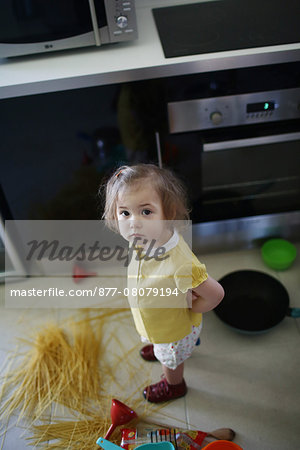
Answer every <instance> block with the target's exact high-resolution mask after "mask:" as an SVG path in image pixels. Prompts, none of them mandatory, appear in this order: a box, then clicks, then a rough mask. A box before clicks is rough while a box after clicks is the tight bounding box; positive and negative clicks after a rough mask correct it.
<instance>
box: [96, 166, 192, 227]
mask: <svg viewBox="0 0 300 450" xmlns="http://www.w3.org/2000/svg"><path fill="white" fill-rule="evenodd" d="M145 180H149V181H150V182H151V183H152V184H153V187H154V189H155V190H156V192H157V194H158V195H159V196H160V199H161V202H162V207H163V212H164V217H165V219H166V220H188V219H189V209H188V205H187V195H186V190H185V187H184V185H183V184H182V182H181V181H180V180H179V179H178V178H177V177H176V176H175V175H174V174H173V173H172V172H171V171H170V170H168V169H164V168H163V169H162V168H160V167H158V166H156V165H154V164H137V165H134V166H121V167H119V168H118V169H117V170H115V172H114V173H113V174H112V176H111V177H110V179H109V180H108V182H107V184H106V185H105V186H104V188H105V207H104V213H103V216H102V219H106V224H107V226H108V227H109V228H110V229H111V230H113V231H116V232H118V227H117V225H116V224H117V200H118V193H119V191H120V190H121V189H122V188H124V187H125V188H126V187H129V186H132V185H133V184H135V183H138V182H141V181H145ZM99 193H101V187H100V190H99Z"/></svg>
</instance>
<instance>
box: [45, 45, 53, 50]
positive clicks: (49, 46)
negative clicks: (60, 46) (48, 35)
mask: <svg viewBox="0 0 300 450" xmlns="http://www.w3.org/2000/svg"><path fill="white" fill-rule="evenodd" d="M44 47H45V48H47V49H49V48H53V45H52V44H46V45H44Z"/></svg>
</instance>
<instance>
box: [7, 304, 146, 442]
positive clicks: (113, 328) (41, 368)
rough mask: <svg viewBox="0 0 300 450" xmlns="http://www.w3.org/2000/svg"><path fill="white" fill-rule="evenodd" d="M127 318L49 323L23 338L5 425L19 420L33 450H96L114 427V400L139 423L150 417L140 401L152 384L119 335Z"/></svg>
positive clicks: (87, 314)
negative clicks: (37, 448)
mask: <svg viewBox="0 0 300 450" xmlns="http://www.w3.org/2000/svg"><path fill="white" fill-rule="evenodd" d="M129 314H130V313H129V311H128V310H117V309H110V310H101V311H100V312H99V310H85V311H81V312H79V313H77V317H75V318H72V319H70V320H69V322H67V323H66V324H64V326H63V327H61V326H59V325H58V324H55V323H49V324H46V325H45V326H43V328H42V329H41V330H40V331H38V332H36V333H35V335H33V336H32V337H31V338H29V339H20V341H21V344H22V354H18V355H17V359H16V357H15V358H14V361H13V362H14V364H15V363H16V361H18V364H17V366H16V367H14V368H12V365H10V366H9V367H7V370H6V373H5V375H4V377H3V380H2V388H1V393H0V398H1V409H0V420H1V422H2V423H4V422H6V423H8V422H9V421H10V419H11V418H12V417H14V416H17V417H18V419H17V424H20V423H21V422H22V425H23V426H24V424H25V427H26V429H27V431H28V430H29V432H30V434H31V437H30V438H29V440H30V444H31V445H34V446H40V447H42V448H45V449H64V448H72V449H96V448H99V447H98V446H96V444H95V442H96V440H97V438H98V437H99V436H104V435H105V433H106V431H107V429H108V427H109V425H110V407H111V399H112V398H113V397H116V398H118V399H119V400H121V401H122V402H124V403H126V404H128V405H130V407H132V408H133V409H135V410H136V411H138V416H139V418H140V419H141V420H142V419H143V418H144V417H146V416H147V415H148V414H149V413H150V409H151V406H150V405H149V404H147V402H144V401H143V399H142V396H141V395H140V392H141V390H142V387H144V385H145V382H146V383H147V374H145V368H144V367H145V365H143V364H142V362H141V361H140V360H139V359H138V357H137V358H135V357H132V355H135V354H138V352H137V348H136V345H135V344H133V345H132V346H131V347H130V346H129V348H128V343H126V347H125V345H124V344H123V339H122V337H121V336H120V335H118V332H117V331H118V330H122V321H124V320H125V321H126V320H128V317H129ZM120 334H122V332H121V331H120ZM24 346H25V348H27V349H26V351H25V352H24ZM125 359H126V364H124V363H123V361H124V360H125ZM124 392H127V397H124V394H123V393H124ZM128 392H129V394H128ZM66 417H68V418H69V420H67V419H66ZM4 432H5V430H4ZM112 440H114V439H112Z"/></svg>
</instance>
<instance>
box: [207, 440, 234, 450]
mask: <svg viewBox="0 0 300 450" xmlns="http://www.w3.org/2000/svg"><path fill="white" fill-rule="evenodd" d="M203 450H243V449H242V447H240V446H239V445H237V444H235V443H234V442H231V441H224V440H220V441H214V442H211V443H210V444H208V445H206V446H205V447H204V448H203Z"/></svg>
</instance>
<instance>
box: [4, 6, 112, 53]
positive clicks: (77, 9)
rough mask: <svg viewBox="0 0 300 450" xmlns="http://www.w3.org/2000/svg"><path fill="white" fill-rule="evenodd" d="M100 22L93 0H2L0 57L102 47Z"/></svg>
mask: <svg viewBox="0 0 300 450" xmlns="http://www.w3.org/2000/svg"><path fill="white" fill-rule="evenodd" d="M104 20H105V17H104ZM98 21H99V20H97V17H96V12H95V7H94V2H93V0H89V1H82V0H64V1H61V0H10V1H8V0H2V2H1V14H0V56H1V57H6V56H17V55H21V54H26V53H38V52H44V51H52V50H62V49H67V48H74V47H82V46H89V45H100V37H99V31H98Z"/></svg>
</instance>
